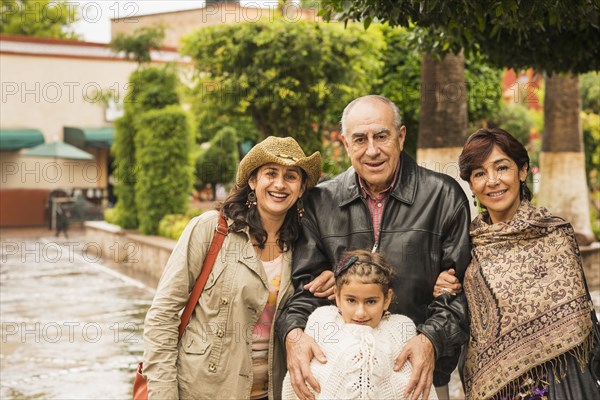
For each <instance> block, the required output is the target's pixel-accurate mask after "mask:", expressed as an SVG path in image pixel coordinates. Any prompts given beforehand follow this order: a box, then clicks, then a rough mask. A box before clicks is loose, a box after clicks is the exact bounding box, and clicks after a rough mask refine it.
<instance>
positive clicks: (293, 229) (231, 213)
mask: <svg viewBox="0 0 600 400" xmlns="http://www.w3.org/2000/svg"><path fill="white" fill-rule="evenodd" d="M259 168H260V167H259ZM301 171H302V185H303V186H304V185H306V180H307V175H306V172H304V170H302V169H301ZM257 173H258V168H257V169H255V170H254V171H252V174H250V176H251V177H252V178H256V175H257ZM251 190H252V189H250V185H249V184H248V182H246V183H244V184H242V185H238V184H236V185H234V187H233V189H231V192H229V195H228V196H227V198H226V199H225V201H223V203H222V204H221V205H219V206H217V210H220V211H221V212H222V213H223V214H224V215H225V216H226V217H227V218H229V219H231V220H233V224H232V225H231V227H230V228H229V230H230V231H232V232H241V231H243V230H244V229H245V228H246V227H248V230H249V231H250V235H251V236H252V237H254V238H255V239H256V241H257V242H258V247H259V248H261V249H264V248H265V243H266V242H267V236H268V235H267V232H266V231H265V230H264V229H263V226H262V222H261V219H260V214H259V213H258V208H257V207H250V208H248V206H247V205H246V201H247V200H248V193H250V192H251ZM306 192H307V191H305V192H304V195H306ZM302 200H304V196H303V197H302ZM299 232H300V225H299V223H298V210H297V207H295V206H292V207H290V209H289V210H288V212H287V214H286V215H285V220H284V221H283V225H281V228H279V232H278V235H279V238H278V239H277V245H278V246H279V248H280V249H281V251H286V250H287V249H291V248H292V245H293V243H294V242H295V241H296V239H298V234H299Z"/></svg>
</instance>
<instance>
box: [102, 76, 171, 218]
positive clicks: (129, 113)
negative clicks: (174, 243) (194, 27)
mask: <svg viewBox="0 0 600 400" xmlns="http://www.w3.org/2000/svg"><path fill="white" fill-rule="evenodd" d="M176 86H177V75H176V74H175V71H174V70H173V68H172V67H171V66H169V65H167V66H164V67H160V68H158V67H149V66H147V67H142V68H138V69H137V70H135V71H134V72H133V73H132V74H131V76H130V77H129V87H128V91H127V95H126V97H125V103H124V114H123V116H122V117H121V118H119V119H117V120H116V121H115V143H114V145H113V146H112V148H111V152H112V154H113V156H114V162H113V166H114V175H115V180H116V182H115V195H116V196H117V203H116V205H115V207H114V209H113V212H112V217H111V222H113V223H115V224H117V225H119V226H122V227H123V228H127V229H134V228H137V226H138V223H139V221H138V219H137V216H138V214H139V213H138V205H137V200H136V198H137V196H136V190H137V189H136V182H137V180H138V178H139V174H140V165H139V163H138V159H137V144H136V136H137V133H138V131H139V129H140V124H139V122H138V120H139V118H140V117H141V116H143V115H144V113H145V112H147V111H149V110H153V109H162V108H165V107H167V106H169V105H172V104H177V103H178V102H179V97H178V95H177V90H176Z"/></svg>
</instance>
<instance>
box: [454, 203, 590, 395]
mask: <svg viewBox="0 0 600 400" xmlns="http://www.w3.org/2000/svg"><path fill="white" fill-rule="evenodd" d="M488 218H489V216H487V215H486V214H485V213H484V214H482V215H480V216H478V217H477V218H476V219H475V220H474V221H473V223H472V225H471V238H472V241H473V260H472V262H471V265H469V267H468V269H467V272H466V275H465V280H464V289H465V294H466V295H467V299H468V302H469V312H470V317H471V340H470V343H469V346H468V348H467V354H466V360H465V385H466V394H467V398H472V399H488V398H492V397H496V396H499V395H502V394H507V393H511V392H512V391H513V390H514V389H515V387H516V385H518V381H519V377H521V376H522V375H524V374H528V375H530V377H531V378H532V379H533V380H537V379H540V378H541V377H542V376H543V374H547V373H554V374H555V376H557V378H559V379H560V377H561V375H564V372H563V371H564V363H565V360H566V359H565V356H566V355H567V353H571V354H573V355H574V356H575V357H576V359H577V360H578V362H579V364H580V367H581V368H582V369H583V367H584V366H585V365H587V362H588V355H589V352H590V351H591V346H592V344H593V343H592V342H593V333H592V322H591V318H590V306H589V303H588V301H587V295H586V291H585V286H584V283H583V277H582V276H583V268H582V265H581V257H580V253H579V247H578V246H577V243H576V241H575V236H574V234H573V228H572V227H571V225H570V224H569V223H567V222H566V221H564V220H563V219H561V218H559V217H555V216H552V215H550V214H549V213H548V212H547V210H545V209H543V208H535V207H533V206H532V205H531V204H529V202H527V201H523V202H522V203H521V205H520V207H519V209H518V211H517V213H516V214H515V217H514V218H513V219H512V220H510V221H507V222H500V223H497V224H488V223H487V222H486V220H487V219H488ZM547 361H552V365H553V368H552V371H547V370H545V368H544V364H545V363H546V362H547Z"/></svg>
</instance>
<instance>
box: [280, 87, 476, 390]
mask: <svg viewBox="0 0 600 400" xmlns="http://www.w3.org/2000/svg"><path fill="white" fill-rule="evenodd" d="M405 137H406V128H405V127H404V126H402V124H401V120H400V114H399V111H398V108H397V107H396V105H395V104H393V103H392V102H391V101H390V100H389V99H387V98H385V97H383V96H375V95H371V96H365V97H361V98H358V99H356V100H354V101H352V102H351V103H350V104H348V106H346V108H345V110H344V113H343V115H342V141H343V143H344V146H345V147H346V151H347V153H348V156H349V157H350V159H351V161H352V167H353V168H350V169H348V170H347V171H346V172H344V173H342V174H340V175H339V176H338V177H336V178H335V179H332V180H330V181H326V182H324V183H322V184H320V185H319V186H317V187H316V188H315V189H314V190H313V191H312V192H311V193H310V196H309V200H308V202H307V204H306V205H305V208H306V212H305V216H304V218H303V219H302V230H303V235H302V236H301V238H300V240H299V241H298V242H297V244H296V248H295V251H294V260H293V282H294V285H295V288H296V292H295V294H294V296H293V297H292V298H291V299H290V300H289V301H288V303H287V304H286V309H285V311H284V312H283V314H282V315H281V317H280V318H279V320H278V321H277V332H278V334H279V336H280V338H281V339H282V340H285V343H286V348H287V357H288V362H287V363H288V369H289V371H290V377H291V380H292V386H293V387H294V390H295V391H296V394H297V395H298V397H300V398H310V399H312V398H314V396H313V394H312V393H311V392H310V390H309V389H308V387H307V385H306V383H308V384H310V385H311V386H312V387H313V388H314V389H315V390H316V391H317V392H318V391H319V384H318V382H316V381H315V379H314V377H313V376H312V374H311V372H310V365H309V364H310V360H311V359H312V358H313V357H316V358H317V359H318V360H319V361H321V362H326V360H325V357H324V354H323V353H322V352H321V350H320V349H319V346H318V345H317V344H316V343H315V341H314V340H313V339H312V338H311V337H309V336H308V335H306V334H305V333H304V332H303V329H304V327H305V326H306V320H307V318H308V316H309V314H310V313H311V312H312V311H313V310H314V309H315V308H316V307H318V306H320V305H323V300H321V299H318V298H315V297H314V296H313V295H312V293H311V291H312V290H313V289H311V290H310V291H309V290H307V287H308V286H305V284H306V283H308V282H309V281H310V280H311V279H312V277H314V276H316V275H317V274H318V273H320V272H321V271H323V270H324V269H327V268H331V266H332V265H335V264H336V263H337V262H338V261H339V259H340V256H341V255H342V253H343V252H345V251H347V250H353V249H364V248H368V249H372V251H379V252H381V253H382V254H383V255H384V256H385V257H386V258H387V260H388V261H389V262H390V264H392V265H393V266H394V267H395V268H396V278H395V280H394V282H393V288H394V293H395V296H396V300H395V301H394V302H393V303H392V305H391V307H390V311H391V312H392V313H399V314H404V315H407V316H408V317H410V318H411V319H412V320H413V321H414V322H415V324H417V330H418V333H419V334H418V335H417V336H415V337H414V338H413V339H411V341H410V342H409V343H408V344H407V345H406V346H405V348H404V349H403V350H402V352H401V353H400V355H399V356H398V358H397V359H396V366H395V369H396V370H398V369H400V368H401V367H402V365H403V364H404V363H405V362H407V361H408V362H410V363H411V365H412V375H411V379H410V382H409V385H408V387H407V393H406V394H407V397H409V396H410V398H411V399H416V398H418V397H419V396H420V395H423V398H427V397H428V395H429V391H430V387H431V384H432V382H434V383H435V385H436V387H437V386H444V385H447V383H448V381H449V379H450V373H451V372H452V370H453V369H454V368H455V367H456V362H457V358H458V353H459V348H460V345H461V344H462V343H464V342H465V341H466V339H467V335H468V323H467V311H466V310H467V309H466V301H464V297H463V296H462V295H458V297H457V298H455V299H453V300H452V301H451V300H450V297H449V296H440V297H438V298H436V299H435V300H434V299H433V296H432V293H433V287H434V285H435V281H436V278H437V276H438V275H439V273H440V272H441V271H443V270H446V269H449V268H454V269H455V270H456V274H457V276H458V277H459V278H460V279H462V276H463V274H464V271H465V269H466V267H467V264H468V263H469V260H470V245H469V235H468V227H469V222H470V215H469V205H468V201H467V198H466V196H465V195H464V193H463V191H462V189H461V188H460V186H459V185H458V183H457V182H456V181H455V180H454V179H452V178H451V177H449V176H447V175H443V174H439V173H435V172H433V171H430V170H427V169H425V168H422V167H419V166H417V164H416V163H415V161H414V160H413V159H412V158H410V157H409V156H408V155H407V154H406V153H404V152H403V151H402V149H403V147H404V139H405ZM313 288H314V287H313ZM434 367H435V380H434ZM436 391H437V388H436ZM444 392H446V393H447V387H446V388H445V391H438V393H439V394H442V396H441V397H446V396H447V394H445V395H444V394H443V393H444Z"/></svg>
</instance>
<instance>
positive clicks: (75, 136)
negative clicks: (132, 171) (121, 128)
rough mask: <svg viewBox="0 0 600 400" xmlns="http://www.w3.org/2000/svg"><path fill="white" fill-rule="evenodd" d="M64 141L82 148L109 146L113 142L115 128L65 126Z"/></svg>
mask: <svg viewBox="0 0 600 400" xmlns="http://www.w3.org/2000/svg"><path fill="white" fill-rule="evenodd" d="M63 131H64V141H65V142H66V143H70V144H72V145H73V146H77V147H79V148H80V149H82V148H84V147H104V148H109V147H110V146H111V145H112V144H113V138H114V136H115V132H114V130H113V128H110V127H108V128H75V127H71V126H65V127H64V129H63Z"/></svg>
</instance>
